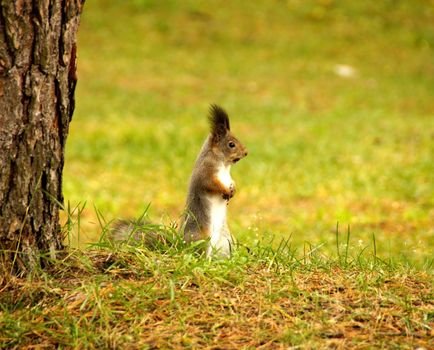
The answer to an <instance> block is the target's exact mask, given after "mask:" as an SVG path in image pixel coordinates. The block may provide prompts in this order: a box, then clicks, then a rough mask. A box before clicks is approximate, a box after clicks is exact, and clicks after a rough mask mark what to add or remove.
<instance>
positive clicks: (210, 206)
mask: <svg viewBox="0 0 434 350" xmlns="http://www.w3.org/2000/svg"><path fill="white" fill-rule="evenodd" d="M209 122H210V126H211V133H210V135H209V136H208V137H207V139H206V140H205V142H204V144H203V146H202V149H201V151H200V153H199V155H198V157H197V159H196V163H195V166H194V168H193V172H192V175H191V178H190V184H189V189H188V195H187V203H186V210H185V215H184V217H183V224H182V226H181V229H180V234H183V235H184V241H185V242H186V243H191V242H194V241H199V240H207V248H206V256H207V257H212V256H221V257H228V256H230V255H231V250H232V246H233V243H234V240H233V237H232V235H231V233H230V231H229V228H228V225H227V222H226V211H227V208H226V207H227V205H228V202H229V200H230V199H231V198H232V197H233V196H234V194H235V183H234V181H233V180H232V178H231V175H230V169H231V166H232V165H233V164H235V163H237V162H238V161H239V160H241V159H242V158H244V157H245V156H247V150H246V147H245V146H244V145H243V144H242V143H241V142H240V141H239V140H238V139H237V138H236V137H235V136H234V135H233V134H232V133H231V131H230V124H229V117H228V115H227V113H226V111H225V110H224V109H223V108H221V107H219V106H217V105H215V104H213V105H211V107H210V113H209ZM146 224H147V222H143V221H142V220H139V221H137V222H134V221H125V220H120V221H118V222H117V223H115V225H114V226H113V228H112V230H111V232H109V237H110V238H111V239H112V240H115V241H118V240H125V239H126V238H132V240H133V242H134V241H135V242H139V241H142V242H143V243H144V244H145V245H147V246H150V247H152V246H154V243H158V241H164V237H160V236H161V235H160V234H159V233H158V232H153V231H152V230H151V231H147V232H144V231H143V227H144V226H145V225H146ZM154 241H155V242H154ZM153 242H154V243H153Z"/></svg>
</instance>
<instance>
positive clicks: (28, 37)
mask: <svg viewBox="0 0 434 350" xmlns="http://www.w3.org/2000/svg"><path fill="white" fill-rule="evenodd" d="M0 1H1V7H0V265H1V267H0V273H1V270H3V271H5V270H6V269H7V270H10V269H12V268H13V269H14V270H15V271H16V272H19V271H26V270H28V269H31V268H34V267H37V266H39V265H40V263H41V261H40V255H41V253H45V252H47V253H48V255H49V256H50V257H55V254H56V251H58V250H60V249H62V248H63V244H62V241H63V237H62V234H61V232H60V226H59V203H61V202H62V201H63V197H62V171H63V162H64V148H65V142H66V137H67V134H68V128H69V123H70V121H71V117H72V113H73V110H74V90H75V85H76V80H77V78H76V62H75V59H76V45H75V43H76V33H77V30H78V25H79V18H80V13H81V9H82V6H83V3H84V0H0Z"/></svg>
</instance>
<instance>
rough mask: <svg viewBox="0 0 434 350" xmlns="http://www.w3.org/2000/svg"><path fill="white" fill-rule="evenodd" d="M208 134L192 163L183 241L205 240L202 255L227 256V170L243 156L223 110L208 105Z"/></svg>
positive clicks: (231, 190) (229, 245)
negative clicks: (206, 243) (206, 241)
mask: <svg viewBox="0 0 434 350" xmlns="http://www.w3.org/2000/svg"><path fill="white" fill-rule="evenodd" d="M209 121H210V124H211V133H210V135H209V136H208V137H207V139H206V140H205V142H204V144H203V146H202V149H201V151H200V153H199V156H198V157H197V159H196V163H195V166H194V168H193V173H192V175H191V179H190V186H189V189H188V196H187V204H186V215H185V218H184V225H183V227H184V240H185V241H186V242H192V241H198V240H202V239H203V240H207V239H208V240H209V241H208V247H207V251H206V255H207V256H208V257H210V256H212V255H219V256H229V255H230V253H231V249H232V246H233V242H234V240H233V237H232V235H231V233H230V231H229V228H228V225H227V221H226V211H227V209H226V208H227V204H228V202H229V200H230V199H231V198H232V197H233V196H234V194H235V183H234V181H233V180H232V178H231V174H230V170H231V166H232V165H233V164H235V163H236V162H238V161H239V160H240V159H242V158H244V157H245V156H247V150H246V148H245V147H244V145H243V144H242V143H241V142H240V141H239V140H238V139H237V138H236V137H235V136H234V135H233V134H232V133H231V131H230V124H229V117H228V115H227V113H226V112H225V110H224V109H223V108H221V107H219V106H217V105H211V108H210V115H209Z"/></svg>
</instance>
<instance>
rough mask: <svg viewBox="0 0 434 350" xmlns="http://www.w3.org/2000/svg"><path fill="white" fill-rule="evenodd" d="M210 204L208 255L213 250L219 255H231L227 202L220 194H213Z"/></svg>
mask: <svg viewBox="0 0 434 350" xmlns="http://www.w3.org/2000/svg"><path fill="white" fill-rule="evenodd" d="M209 205H210V218H209V221H210V222H209V225H210V226H209V232H210V242H209V247H208V250H207V256H211V255H212V253H213V251H214V252H215V253H216V254H217V255H230V250H231V247H230V245H231V244H232V240H231V236H230V233H229V231H228V229H227V227H226V206H227V202H226V200H224V199H223V198H222V197H221V196H220V195H217V196H216V195H213V196H210V197H209Z"/></svg>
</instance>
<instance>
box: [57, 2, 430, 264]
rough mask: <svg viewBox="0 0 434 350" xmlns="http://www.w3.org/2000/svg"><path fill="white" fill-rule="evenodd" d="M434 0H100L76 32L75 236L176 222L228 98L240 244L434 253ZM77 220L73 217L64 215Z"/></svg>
mask: <svg viewBox="0 0 434 350" xmlns="http://www.w3.org/2000/svg"><path fill="white" fill-rule="evenodd" d="M433 23H434V1H428V0H426V1H422V0H407V1H397V0H395V1H391V0H390V1H386V0H382V1H349V0H347V1H333V0H320V1H313V0H290V1H276V0H274V1H272V0H266V1H265V0H258V1H253V2H248V1H217V0H211V1H192V0H185V1H174V0H166V1H164V0H155V1H153V0H130V1H121V0H117V1H116V0H111V1H109V0H92V1H87V2H86V5H85V7H84V12H83V15H82V22H81V27H80V30H79V40H78V56H79V57H78V71H79V72H78V74H79V82H78V86H77V91H76V111H75V114H74V118H73V122H72V124H71V128H70V135H69V139H68V144H67V155H66V158H67V159H66V164H65V173H64V192H65V198H66V200H69V202H70V204H71V206H72V207H74V206H76V205H77V204H78V203H84V202H86V209H85V210H84V212H83V213H82V215H81V218H80V221H81V222H80V230H78V228H77V227H76V228H75V229H74V231H73V233H74V237H71V241H72V244H77V243H79V244H83V243H86V242H91V241H95V240H97V239H98V237H99V235H100V233H101V229H100V227H99V225H98V224H97V219H96V214H95V210H94V206H95V207H96V208H98V210H99V211H100V212H101V213H102V214H103V215H104V217H105V219H106V220H107V221H110V220H113V219H115V218H118V217H134V216H135V217H137V216H138V215H140V214H141V213H142V212H143V211H144V209H145V208H146V206H147V205H148V204H149V203H150V204H151V206H150V210H149V213H150V216H151V219H152V220H153V221H155V222H162V223H166V224H168V223H170V222H171V221H177V220H178V218H179V216H180V214H181V213H182V210H183V206H184V202H185V197H186V191H187V186H188V180H189V176H190V172H191V170H192V167H193V163H194V160H195V157H196V155H197V153H198V152H199V149H200V147H201V145H202V142H203V140H204V139H205V137H206V135H207V133H208V125H207V121H206V115H207V111H208V106H209V104H210V103H218V104H221V105H222V106H223V107H224V108H225V109H226V110H227V111H228V112H229V115H230V117H231V123H232V125H231V126H232V129H233V132H234V134H235V135H236V136H238V137H239V139H240V140H241V141H243V142H244V143H245V145H246V146H247V148H248V150H249V156H248V157H247V158H246V159H244V160H242V161H241V162H240V163H238V164H237V165H236V166H234V167H233V170H232V176H233V178H234V180H235V181H236V183H237V188H238V192H237V195H236V196H235V197H234V199H233V200H232V201H231V203H230V206H229V225H230V227H231V229H232V232H233V233H234V234H235V236H236V237H238V238H239V239H240V240H241V241H242V242H244V243H247V244H251V243H252V242H253V241H254V240H256V239H259V238H261V237H271V236H273V235H274V236H276V237H277V238H278V237H288V236H289V235H292V241H293V243H294V244H295V245H296V246H299V247H302V246H303V244H304V243H305V242H310V243H312V244H314V245H318V244H322V243H324V244H325V248H324V249H326V250H330V251H332V250H334V249H335V248H334V239H335V226H336V222H339V224H340V226H341V227H342V234H343V233H344V232H345V231H346V227H347V225H350V226H351V243H350V245H351V249H361V248H363V247H365V246H367V245H369V244H371V241H372V235H373V234H375V237H376V241H377V250H378V252H379V254H380V256H382V257H386V258H387V257H393V258H397V259H401V258H405V259H409V260H411V261H414V262H417V263H423V262H424V261H426V259H429V258H430V257H432V255H433V251H434V180H433V178H434V176H433V174H434V25H433ZM65 217H66V215H64V218H63V219H65Z"/></svg>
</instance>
